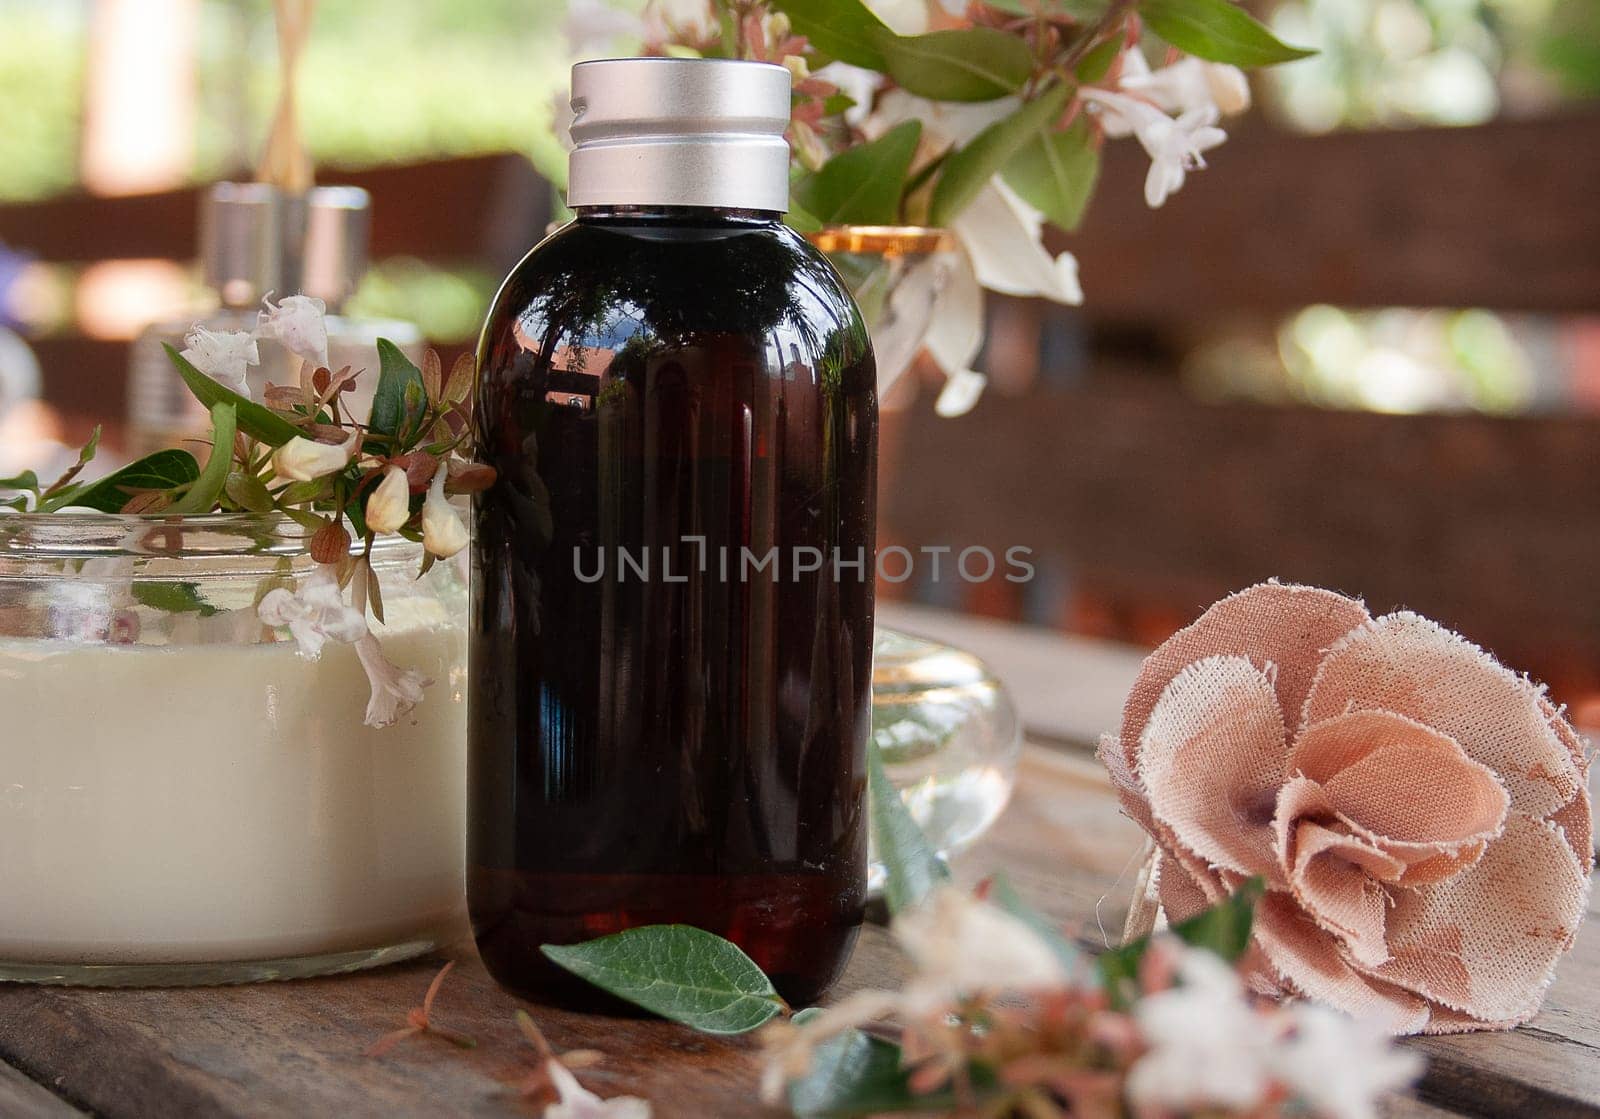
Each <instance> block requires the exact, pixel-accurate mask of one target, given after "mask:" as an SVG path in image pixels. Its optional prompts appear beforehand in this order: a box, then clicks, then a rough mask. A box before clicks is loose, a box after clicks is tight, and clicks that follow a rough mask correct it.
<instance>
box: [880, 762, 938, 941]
mask: <svg viewBox="0 0 1600 1119" xmlns="http://www.w3.org/2000/svg"><path fill="white" fill-rule="evenodd" d="M867 799H868V801H869V807H870V809H871V811H870V815H871V817H872V842H873V846H874V847H876V848H877V855H878V858H879V859H880V860H882V862H883V868H884V872H885V880H884V884H883V900H884V902H885V903H886V904H887V905H888V906H889V912H890V913H891V914H894V913H901V912H904V911H905V910H907V909H910V908H912V907H913V906H915V905H916V904H917V903H918V902H920V901H921V900H922V899H923V898H925V897H927V896H928V894H929V893H931V892H932V891H933V890H934V889H935V888H936V887H938V886H940V885H942V884H943V883H945V882H948V881H949V880H950V868H949V867H947V866H945V864H944V860H943V859H941V858H940V857H939V855H938V853H937V852H936V851H934V849H933V848H932V846H930V845H929V843H928V837H927V836H925V835H923V834H922V829H921V828H919V827H918V826H917V822H916V821H915V820H913V819H912V818H911V812H910V811H909V810H908V809H907V808H906V806H905V802H904V801H903V800H901V799H900V790H898V789H896V788H895V787H894V783H893V782H891V781H890V780H889V775H888V773H886V772H885V771H884V768H883V754H882V753H881V752H880V751H879V750H878V745H877V743H875V742H868V743H867Z"/></svg>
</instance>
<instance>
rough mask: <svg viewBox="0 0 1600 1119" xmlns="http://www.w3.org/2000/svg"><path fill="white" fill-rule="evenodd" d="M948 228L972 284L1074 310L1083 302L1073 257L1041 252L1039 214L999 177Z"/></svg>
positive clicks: (1075, 262) (1041, 237)
mask: <svg viewBox="0 0 1600 1119" xmlns="http://www.w3.org/2000/svg"><path fill="white" fill-rule="evenodd" d="M950 227H951V229H952V231H953V232H954V233H955V235H956V237H957V238H958V239H959V240H960V241H961V245H962V247H963V248H964V249H966V251H967V255H968V256H969V257H971V259H972V266H973V268H974V269H975V270H976V272H977V274H978V282H979V283H981V284H982V285H983V286H984V287H986V288H988V289H989V290H990V291H998V292H1001V293H1003V294H1005V295H1016V296H1022V297H1024V298H1026V297H1029V296H1035V295H1039V296H1043V297H1045V298H1046V299H1053V300H1055V301H1056V302H1057V303H1067V304H1072V305H1074V306H1076V305H1077V304H1080V303H1082V302H1083V288H1082V287H1080V286H1079V284H1078V260H1077V258H1076V257H1074V256H1073V255H1072V254H1071V253H1062V254H1060V255H1059V256H1055V257H1052V256H1051V255H1050V253H1049V252H1048V251H1047V250H1046V249H1045V247H1044V215H1043V214H1042V213H1040V212H1039V211H1038V210H1036V209H1034V208H1033V207H1032V206H1030V205H1028V203H1027V202H1025V201H1024V200H1023V199H1022V197H1021V196H1020V195H1018V194H1017V192H1016V191H1014V190H1012V189H1011V188H1010V187H1009V186H1007V185H1006V184H1005V183H1004V182H1002V181H1001V180H1000V179H999V178H995V179H992V180H990V181H989V183H988V185H986V186H985V187H984V188H983V189H982V190H980V191H979V192H978V195H977V197H976V198H974V199H973V200H972V204H971V205H969V206H968V207H967V208H966V209H965V210H963V211H962V212H961V213H960V214H959V215H957V216H956V218H955V219H954V220H953V221H951V223H950Z"/></svg>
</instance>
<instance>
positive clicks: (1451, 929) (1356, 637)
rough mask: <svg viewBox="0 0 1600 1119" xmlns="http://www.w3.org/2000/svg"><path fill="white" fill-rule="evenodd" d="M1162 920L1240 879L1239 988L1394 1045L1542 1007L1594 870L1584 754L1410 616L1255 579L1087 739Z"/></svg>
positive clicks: (1447, 636)
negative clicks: (1252, 890) (1384, 1034)
mask: <svg viewBox="0 0 1600 1119" xmlns="http://www.w3.org/2000/svg"><path fill="white" fill-rule="evenodd" d="M1100 756H1101V758H1102V759H1103V760H1104V762H1105V764H1106V767H1107V768H1108V769H1109V770H1110V773H1111V776H1112V780H1113V782H1114V783H1115V785H1116V787H1117V791H1118V795H1119V797H1120V798H1121V800H1122V804H1123V807H1124V809H1125V810H1126V811H1127V813H1128V814H1129V815H1130V816H1131V817H1132V818H1133V819H1134V820H1136V821H1137V822H1138V823H1139V824H1140V825H1141V826H1142V827H1143V828H1144V829H1145V830H1146V831H1147V832H1149V833H1150V835H1151V836H1152V838H1153V839H1154V840H1155V845H1156V849H1157V853H1156V855H1155V858H1156V860H1157V865H1156V867H1155V874H1156V886H1157V893H1158V896H1159V899H1160V903H1161V906H1162V908H1163V909H1164V910H1165V911H1166V913H1167V916H1168V918H1169V919H1170V920H1173V921H1179V920H1183V919H1184V918H1186V917H1190V916H1193V915H1194V914H1196V913H1198V912H1200V911H1201V910H1203V909H1205V908H1207V907H1208V906H1210V905H1211V904H1213V903H1215V902H1216V901H1218V900H1220V899H1221V898H1222V897H1224V896H1225V895H1227V894H1229V893H1231V892H1232V891H1233V890H1235V889H1237V888H1238V886H1239V885H1240V884H1241V883H1243V882H1245V881H1246V880H1247V879H1249V878H1251V877H1253V876H1260V877H1262V878H1264V879H1265V880H1266V882H1267V887H1268V892H1267V894H1266V896H1265V897H1264V898H1263V900H1262V902H1261V903H1260V905H1259V906H1258V908H1257V911H1256V926H1255V939H1254V944H1253V945H1252V948H1251V952H1250V956H1249V958H1248V960H1247V965H1248V968H1249V973H1250V976H1251V980H1252V983H1253V985H1255V986H1256V987H1257V989H1259V990H1262V991H1264V992H1267V993H1272V994H1277V995H1305V996H1309V997H1312V998H1315V999H1319V1000H1322V1001H1324V1002H1327V1003H1331V1004H1332V1005H1334V1006H1336V1007H1339V1008H1340V1009H1342V1010H1345V1011H1347V1012H1349V1013H1352V1014H1355V1015H1358V1016H1366V1017H1371V1018H1374V1019H1377V1020H1379V1021H1380V1022H1381V1023H1382V1024H1384V1025H1385V1026H1386V1027H1387V1028H1388V1029H1390V1030H1392V1031H1394V1032H1396V1033H1417V1032H1424V1033H1449V1032H1456V1031H1465V1030H1478V1029H1497V1028H1505V1027H1509V1026H1513V1025H1517V1024H1519V1023H1521V1022H1525V1021H1527V1020H1528V1019H1529V1018H1531V1017H1532V1016H1533V1015H1534V1013H1535V1012H1536V1011H1537V1010H1538V1009H1539V1004H1540V1002H1541V1001H1542V1000H1543V997H1544V990H1545V987H1546V985H1547V984H1548V983H1549V981H1550V978H1551V976H1552V974H1553V973H1554V970H1555V965H1556V962H1557V960H1559V959H1560V957H1561V956H1562V954H1563V953H1565V952H1566V951H1567V949H1568V948H1570V947H1571V945H1572V941H1573V936H1574V934H1575V933H1576V931H1577V927H1578V923H1579V922H1580V920H1581V919H1582V917H1583V913H1584V909H1585V905H1586V904H1587V898H1588V889H1589V872H1590V871H1591V870H1592V869H1593V850H1592V839H1591V818H1590V804H1589V794H1588V789H1587V785H1586V780H1585V778H1586V771H1587V763H1586V761H1585V757H1584V753H1583V747H1582V741H1581V740H1580V739H1579V738H1578V736H1577V734H1576V733H1575V732H1574V731H1573V729H1572V727H1571V726H1570V725H1569V724H1568V722H1567V721H1566V719H1565V718H1564V717H1563V715H1562V713H1561V712H1560V711H1559V710H1558V709H1557V708H1556V707H1555V706H1553V705H1552V704H1551V703H1550V701H1549V700H1548V699H1547V698H1546V697H1545V695H1544V692H1543V690H1542V689H1541V688H1539V687H1537V686H1535V685H1534V684H1532V683H1530V682H1529V681H1528V680H1527V679H1526V678H1523V677H1518V676H1515V675H1513V674H1512V673H1511V672H1509V671H1508V670H1507V669H1505V668H1504V667H1502V666H1501V665H1500V664H1498V663H1497V662H1496V661H1494V659H1493V658H1491V657H1490V656H1489V655H1488V654H1486V653H1484V652H1483V651H1482V650H1481V649H1479V648H1477V647H1476V646H1475V645H1472V644H1470V643H1469V642H1467V641H1466V640H1464V639H1463V638H1461V637H1459V636H1457V635H1455V634H1453V633H1451V632H1449V631H1448V630H1446V629H1444V628H1442V627H1440V626H1438V625H1436V624H1435V623H1433V622H1431V621H1429V620H1428V619H1426V618H1422V617H1419V616H1417V615H1415V614H1410V613H1396V614H1390V615H1387V616H1385V617H1382V618H1377V619H1374V618H1372V617H1371V616H1370V615H1369V614H1368V613H1367V611H1366V608H1365V607H1364V606H1363V605H1362V604H1361V603H1360V602H1357V601H1356V600H1354V599H1349V598H1345V597H1344V596H1342V595H1338V594H1334V593H1332V592H1331V591H1324V590H1317V589H1315V588H1310V587H1296V586H1288V585H1282V584H1278V583H1265V584H1262V585H1260V586H1256V587H1251V588H1250V589H1249V590H1246V591H1242V592H1240V593H1239V594H1236V595H1234V596H1232V597H1231V598H1227V599H1224V600H1223V601H1221V602H1219V603H1217V604H1216V605H1215V606H1213V607H1211V609H1210V610H1208V611H1206V613H1205V614H1204V615H1203V616H1202V617H1201V618H1200V619H1199V620H1198V621H1197V622H1195V623H1194V624H1193V625H1191V626H1190V627H1189V628H1187V629H1185V630H1182V631H1180V632H1179V633H1177V634H1176V635H1174V636H1173V637H1172V638H1171V640H1169V641H1167V643H1166V644H1164V645H1162V646H1161V647H1160V648H1159V649H1157V650H1156V651H1155V652H1154V653H1152V654H1151V655H1150V657H1149V658H1148V659H1147V660H1146V661H1145V663H1144V667H1143V669H1142V671H1141V672H1140V674H1139V678H1138V680H1137V682H1136V683H1135V684H1134V687H1133V690H1132V692H1131V693H1130V695H1129V696H1128V700H1127V704H1126V706H1125V707H1124V709H1123V716H1122V728H1121V734H1120V736H1118V737H1110V736H1107V737H1106V738H1105V739H1103V740H1102V741H1101V744H1100Z"/></svg>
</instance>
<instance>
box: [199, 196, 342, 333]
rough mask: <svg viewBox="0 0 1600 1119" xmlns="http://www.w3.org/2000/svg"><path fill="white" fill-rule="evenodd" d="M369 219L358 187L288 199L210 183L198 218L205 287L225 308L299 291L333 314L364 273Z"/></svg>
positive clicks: (295, 293) (248, 305)
mask: <svg viewBox="0 0 1600 1119" xmlns="http://www.w3.org/2000/svg"><path fill="white" fill-rule="evenodd" d="M371 219H372V199H371V196H369V195H368V194H367V192H366V191H364V190H362V189H360V188H359V187H349V186H325V187H313V188H312V189H311V190H310V191H308V192H306V193H304V194H292V193H289V192H286V191H283V190H280V189H278V188H277V187H274V186H269V185H268V184H266V183H217V184H215V185H214V186H212V188H211V189H210V191H209V192H207V194H206V196H205V201H204V202H203V204H202V208H201V213H200V259H201V262H202V267H203V269H204V272H205V277H206V282H207V283H208V284H209V285H210V286H211V287H213V288H214V289H216V291H217V293H218V294H219V295H220V296H221V297H222V302H223V304H224V305H225V306H229V307H251V306H254V305H255V304H257V303H259V302H260V301H261V297H262V296H264V295H266V294H267V293H268V292H276V293H277V294H278V295H280V296H283V295H297V294H300V293H302V292H303V293H305V294H306V295H314V296H317V297H318V298H319V299H323V300H325V301H326V302H327V304H328V307H329V309H330V310H336V309H337V308H338V307H339V306H340V305H341V304H343V303H344V301H345V300H346V299H348V298H349V297H350V296H351V295H352V294H353V293H354V292H355V289H356V286H357V285H358V284H359V283H360V282H361V277H362V275H363V274H364V273H365V272H366V270H367V241H368V236H369V233H370V229H371Z"/></svg>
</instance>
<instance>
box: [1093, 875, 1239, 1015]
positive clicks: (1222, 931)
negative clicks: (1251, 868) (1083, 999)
mask: <svg viewBox="0 0 1600 1119" xmlns="http://www.w3.org/2000/svg"><path fill="white" fill-rule="evenodd" d="M1265 892H1266V883H1265V882H1264V881H1263V880H1262V879H1260V878H1252V879H1250V880H1249V881H1248V882H1246V883H1244V884H1243V885H1242V886H1240V887H1239V889H1238V891H1237V892H1235V893H1234V894H1233V895H1232V896H1231V897H1229V898H1226V899H1225V900H1223V901H1222V902H1219V903H1218V904H1217V905H1215V906H1213V907H1212V908H1210V909H1208V910H1206V911H1205V912H1204V913H1201V914H1198V915H1197V916H1194V917H1191V918H1189V919H1188V920H1187V921H1179V922H1178V923H1177V924H1176V925H1173V926H1172V928H1171V930H1170V931H1171V933H1172V934H1173V935H1174V936H1176V937H1177V938H1178V939H1179V940H1182V941H1183V942H1184V943H1185V944H1190V945H1193V946H1194V947H1196V948H1206V949H1209V950H1210V951H1212V952H1215V953H1216V954H1217V955H1219V956H1221V957H1222V958H1223V959H1225V960H1227V961H1228V962H1229V963H1234V962H1236V961H1237V960H1238V959H1239V957H1240V956H1243V955H1244V952H1245V949H1246V948H1248V947H1250V929H1251V926H1252V924H1253V923H1254V919H1255V910H1256V902H1257V901H1259V900H1260V899H1261V895H1262V894H1263V893H1265ZM1149 948H1150V937H1148V936H1144V937H1140V938H1139V939H1138V940H1135V941H1134V942H1133V943H1131V944H1124V945H1123V946H1122V947H1121V948H1116V949H1113V950H1112V951H1110V952H1107V953H1105V954H1104V955H1102V956H1101V957H1100V958H1099V960H1098V961H1097V962H1098V964H1099V966H1100V977H1101V980H1102V981H1103V982H1104V984H1105V988H1106V992H1107V994H1109V995H1110V996H1111V1001H1112V1004H1113V1005H1114V1006H1117V1007H1124V1006H1127V1005H1129V1004H1130V1003H1132V1002H1133V1001H1134V999H1135V997H1136V995H1137V991H1138V980H1139V961H1141V960H1142V959H1144V954H1145V952H1146V951H1148V950H1149Z"/></svg>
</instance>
